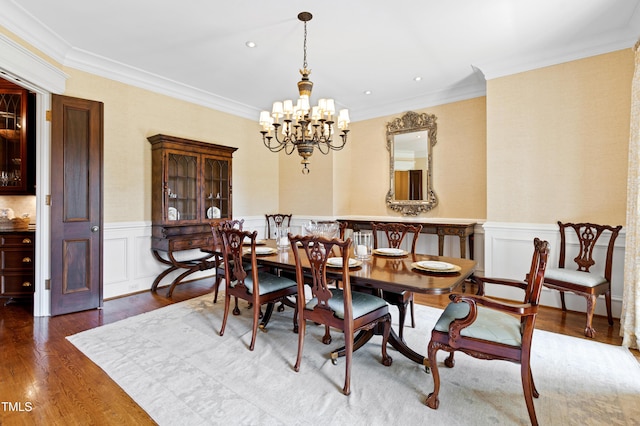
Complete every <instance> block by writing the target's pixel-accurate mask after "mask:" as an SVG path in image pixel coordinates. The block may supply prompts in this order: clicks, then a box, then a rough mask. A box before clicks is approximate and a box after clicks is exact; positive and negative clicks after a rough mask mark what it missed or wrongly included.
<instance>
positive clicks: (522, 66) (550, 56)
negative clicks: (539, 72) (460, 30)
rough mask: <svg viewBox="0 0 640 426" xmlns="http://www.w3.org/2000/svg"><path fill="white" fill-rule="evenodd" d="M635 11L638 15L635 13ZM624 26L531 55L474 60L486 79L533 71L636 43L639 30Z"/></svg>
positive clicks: (621, 48) (620, 48) (624, 47)
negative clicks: (506, 58) (503, 59)
mask: <svg viewBox="0 0 640 426" xmlns="http://www.w3.org/2000/svg"><path fill="white" fill-rule="evenodd" d="M635 15H638V13H636V14H635ZM630 33H631V31H629V30H628V29H627V30H624V31H620V32H616V33H613V34H612V35H610V36H609V37H602V38H600V39H599V40H598V41H597V42H589V41H586V42H581V43H575V44H574V45H572V46H562V48H558V49H554V50H551V51H550V50H545V51H544V52H536V53H533V54H529V55H514V56H512V57H511V58H510V59H509V60H507V61H490V60H489V61H486V62H479V63H476V64H474V66H475V67H476V68H478V69H480V70H481V71H482V73H483V74H484V75H485V78H486V79H487V80H493V79H495V78H500V77H506V76H508V75H513V74H518V73H522V72H526V71H532V70H535V69H539V68H544V67H548V66H552V65H558V64H562V63H566V62H571V61H576V60H580V59H585V58H588V57H592V56H597V55H602V54H605V53H610V52H614V51H617V50H623V49H627V48H631V47H633V45H634V44H635V43H636V41H637V40H638V35H639V34H630Z"/></svg>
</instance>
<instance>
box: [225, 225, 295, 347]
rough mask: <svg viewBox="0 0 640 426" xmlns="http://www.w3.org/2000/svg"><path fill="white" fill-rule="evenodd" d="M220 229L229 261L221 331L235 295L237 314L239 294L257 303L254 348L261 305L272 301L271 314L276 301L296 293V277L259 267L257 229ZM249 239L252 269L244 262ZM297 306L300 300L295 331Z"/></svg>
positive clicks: (227, 260)
mask: <svg viewBox="0 0 640 426" xmlns="http://www.w3.org/2000/svg"><path fill="white" fill-rule="evenodd" d="M220 233H221V235H222V260H223V261H224V264H225V265H224V266H225V268H224V269H225V270H224V274H225V294H224V316H223V319H222V327H221V328H220V335H221V336H222V335H223V334H224V330H225V327H226V325H227V317H228V315H229V306H230V304H231V297H232V296H233V297H234V298H235V308H234V309H233V314H234V315H240V310H239V309H238V298H240V299H243V300H246V301H248V302H249V303H251V304H252V305H253V327H252V334H251V344H250V346H249V349H250V350H253V348H254V346H255V342H256V334H257V331H258V320H259V317H260V307H261V306H262V305H263V304H270V305H271V309H269V308H267V309H268V311H269V315H270V312H271V311H272V309H273V304H274V303H275V302H278V301H281V300H284V299H285V298H287V297H288V296H296V295H297V292H298V289H297V286H296V282H295V281H293V280H291V279H288V278H286V277H279V276H277V275H274V274H270V273H268V272H265V271H262V270H260V269H258V264H257V257H256V256H257V254H256V237H257V235H258V232H257V231H253V232H249V231H241V230H239V229H234V228H231V229H221V230H220ZM246 240H248V241H249V252H250V255H251V269H250V270H248V271H247V269H246V268H245V265H244V262H243V255H244V254H245V241H246ZM297 307H298V305H297V304H296V305H295V311H294V314H293V325H294V331H295V329H296V327H297V322H296V317H297ZM269 315H267V317H268V316H269Z"/></svg>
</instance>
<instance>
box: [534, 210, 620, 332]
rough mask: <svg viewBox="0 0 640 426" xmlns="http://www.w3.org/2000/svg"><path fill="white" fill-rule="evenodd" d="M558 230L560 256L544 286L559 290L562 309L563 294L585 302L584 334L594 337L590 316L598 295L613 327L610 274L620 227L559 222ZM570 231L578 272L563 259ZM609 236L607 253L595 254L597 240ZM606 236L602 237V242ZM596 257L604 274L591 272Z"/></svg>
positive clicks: (563, 303) (565, 254) (549, 271)
mask: <svg viewBox="0 0 640 426" xmlns="http://www.w3.org/2000/svg"><path fill="white" fill-rule="evenodd" d="M558 226H559V228H560V253H559V254H560V257H559V261H558V267H557V268H549V269H548V270H547V273H546V275H545V279H544V286H545V287H548V288H552V289H555V290H559V291H560V301H561V303H562V310H563V311H566V310H567V306H566V304H565V300H564V292H565V291H570V292H572V293H575V294H578V295H580V296H584V298H585V299H587V324H586V326H585V329H584V335H585V336H587V337H594V336H595V334H596V331H595V329H594V328H593V325H592V324H593V323H592V321H593V313H594V311H595V308H596V300H597V298H598V296H599V295H601V294H604V298H605V303H606V307H607V319H608V320H609V325H613V315H612V313H611V271H612V267H613V251H614V247H615V241H616V238H617V237H618V233H619V232H620V230H621V229H622V226H616V227H613V226H609V225H597V224H594V223H562V222H560V221H558ZM568 229H573V230H574V232H575V236H576V237H577V242H578V249H577V250H578V251H577V256H576V257H575V258H574V259H573V260H574V262H575V264H576V265H577V270H573V269H569V268H565V266H568V265H566V263H565V260H566V257H567V256H571V255H570V254H568V251H569V246H570V245H571V243H568V242H567V235H566V231H567V230H568ZM607 234H608V239H609V242H608V244H607V249H606V252H604V253H601V256H598V255H597V252H598V250H597V248H596V243H597V242H598V239H599V238H600V237H601V236H603V235H607ZM605 238H606V237H603V239H605ZM594 254H596V256H595V257H599V259H598V260H600V263H599V265H601V266H603V273H597V272H593V271H590V269H591V268H592V267H594V266H595V265H596V260H595V258H594Z"/></svg>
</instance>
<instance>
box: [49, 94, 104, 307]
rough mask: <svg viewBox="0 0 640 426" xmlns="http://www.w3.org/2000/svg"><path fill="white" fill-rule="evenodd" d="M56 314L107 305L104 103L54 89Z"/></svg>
mask: <svg viewBox="0 0 640 426" xmlns="http://www.w3.org/2000/svg"><path fill="white" fill-rule="evenodd" d="M52 101H53V102H52V122H51V136H52V137H51V170H52V172H51V314H52V315H61V314H65V313H70V312H77V311H82V310H87V309H94V308H97V307H100V306H102V150H103V104H102V103H101V102H96V101H89V100H85V99H77V98H70V97H67V96H57V95H53V98H52Z"/></svg>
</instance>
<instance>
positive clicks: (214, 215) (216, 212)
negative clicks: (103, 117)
mask: <svg viewBox="0 0 640 426" xmlns="http://www.w3.org/2000/svg"><path fill="white" fill-rule="evenodd" d="M207 219H220V209H219V208H217V207H209V208H208V209H207Z"/></svg>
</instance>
